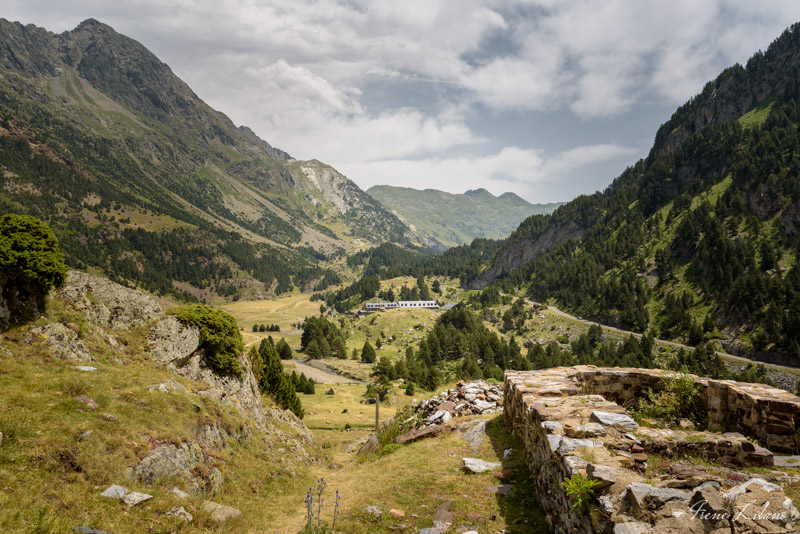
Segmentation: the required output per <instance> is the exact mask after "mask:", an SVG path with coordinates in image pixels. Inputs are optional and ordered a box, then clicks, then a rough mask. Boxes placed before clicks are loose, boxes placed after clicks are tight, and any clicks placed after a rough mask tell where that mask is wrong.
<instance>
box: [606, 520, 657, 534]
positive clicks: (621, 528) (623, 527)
mask: <svg viewBox="0 0 800 534" xmlns="http://www.w3.org/2000/svg"><path fill="white" fill-rule="evenodd" d="M652 531H653V529H652V528H650V525H648V524H647V523H639V522H631V523H617V524H616V525H614V534H647V533H648V532H652Z"/></svg>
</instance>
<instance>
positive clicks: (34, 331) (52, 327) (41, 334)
mask: <svg viewBox="0 0 800 534" xmlns="http://www.w3.org/2000/svg"><path fill="white" fill-rule="evenodd" d="M23 341H24V342H26V343H36V342H41V343H44V344H45V345H47V346H48V348H49V349H50V354H52V355H53V357H54V358H56V359H59V360H67V361H71V362H91V361H94V358H92V355H91V354H90V353H89V349H88V348H87V347H86V345H85V344H84V343H83V341H81V340H80V339H78V334H77V333H76V332H75V331H74V330H72V329H70V328H68V327H67V326H65V325H63V324H61V323H49V324H46V325H44V326H35V327H33V328H31V329H30V331H29V332H28V333H27V334H26V335H25V336H24V338H23Z"/></svg>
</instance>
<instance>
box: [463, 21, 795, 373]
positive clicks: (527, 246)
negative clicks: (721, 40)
mask: <svg viewBox="0 0 800 534" xmlns="http://www.w3.org/2000/svg"><path fill="white" fill-rule="evenodd" d="M798 32H800V26H797V25H795V26H793V27H792V28H790V29H789V30H787V31H786V32H785V33H784V34H783V35H782V36H781V37H780V38H778V39H777V40H776V41H775V42H774V43H773V44H772V45H771V46H770V47H769V49H768V50H767V51H766V52H763V53H762V52H759V53H757V54H756V55H755V56H753V57H752V58H751V59H750V60H749V61H748V63H747V65H746V66H744V67H743V66H740V65H736V66H734V67H731V68H729V69H727V70H725V71H724V72H723V73H722V74H721V75H720V76H719V77H718V78H717V79H716V80H714V81H713V82H709V83H708V84H707V85H706V87H705V89H704V90H703V92H702V93H701V94H699V95H698V96H696V97H695V98H693V99H692V100H690V101H689V102H688V103H687V104H685V105H684V106H682V107H681V108H679V109H678V110H677V111H676V113H675V114H674V115H673V117H672V119H670V121H668V122H667V123H666V124H664V125H663V126H662V127H661V128H660V129H659V131H658V133H657V134H656V139H655V143H654V146H653V148H652V150H651V151H650V154H649V156H648V157H647V158H646V159H644V160H640V161H638V162H637V163H636V164H635V165H633V166H631V167H629V168H628V169H626V170H625V172H623V174H622V175H621V176H620V177H618V178H617V179H616V180H614V182H613V183H612V184H611V185H610V186H609V187H608V188H607V189H606V190H605V191H603V192H602V193H595V194H594V195H590V196H582V197H579V198H578V199H576V200H574V201H573V202H570V203H568V204H566V205H564V206H562V207H561V208H559V209H557V210H556V211H555V212H554V213H553V215H551V216H534V217H531V218H529V219H528V220H526V221H525V222H523V223H522V224H521V225H520V227H519V228H518V229H517V230H516V231H515V232H514V234H512V236H511V237H510V238H509V239H508V241H507V242H506V243H505V244H504V246H503V248H502V249H501V250H500V251H499V252H498V253H497V255H496V256H495V258H494V262H493V265H492V267H490V268H489V269H487V270H486V271H485V272H484V273H482V274H481V275H480V276H479V277H476V278H475V279H473V280H472V282H470V285H471V287H485V286H486V285H487V284H489V283H495V284H498V285H500V286H501V287H504V288H506V289H511V288H516V287H520V286H524V287H526V288H527V290H528V292H529V294H530V296H531V297H532V298H534V299H537V300H545V299H551V298H552V299H556V300H557V301H558V304H559V305H560V306H563V307H565V308H566V309H569V310H571V311H573V312H574V313H576V314H579V315H583V316H588V317H591V318H595V319H597V320H600V321H603V322H606V323H609V324H614V325H621V326H624V327H629V328H632V329H634V330H637V331H645V330H647V329H650V328H653V329H654V332H655V333H656V334H658V335H659V336H661V337H667V338H675V339H681V340H686V341H689V342H691V343H693V344H695V343H699V342H700V341H702V340H704V339H705V340H713V339H720V340H721V341H722V343H723V345H724V346H725V347H727V348H728V349H730V350H732V351H737V352H739V353H743V354H748V355H752V356H758V357H768V356H771V357H772V358H773V359H774V358H778V359H783V360H784V361H787V362H789V363H795V364H797V363H800V322H798V317H800V266H798V264H797V261H796V260H797V257H798V253H800V235H799V234H798V230H800V135H798V126H799V125H800V110H799V109H798V106H799V105H800V102H799V101H798V99H799V98H800V93H799V92H798V88H800V70H798V66H800V42H799V41H800V35H798Z"/></svg>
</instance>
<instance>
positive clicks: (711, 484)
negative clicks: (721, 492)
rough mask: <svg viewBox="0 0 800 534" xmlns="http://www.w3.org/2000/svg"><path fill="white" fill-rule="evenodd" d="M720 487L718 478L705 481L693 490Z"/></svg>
mask: <svg viewBox="0 0 800 534" xmlns="http://www.w3.org/2000/svg"><path fill="white" fill-rule="evenodd" d="M719 488H720V485H719V482H717V481H716V480H709V481H708V482H703V483H702V484H700V485H699V486H697V487H696V488H694V489H693V490H692V491H702V490H705V489H719Z"/></svg>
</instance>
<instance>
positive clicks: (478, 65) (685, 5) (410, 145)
mask: <svg viewBox="0 0 800 534" xmlns="http://www.w3.org/2000/svg"><path fill="white" fill-rule="evenodd" d="M0 6H2V9H0V16H2V17H4V18H7V19H10V20H18V21H20V22H23V23H33V24H36V25H39V26H44V27H46V28H47V29H49V30H51V31H54V32H62V31H65V30H68V29H72V28H74V27H75V26H76V25H77V24H78V23H80V22H81V21H82V20H84V19H86V18H89V17H93V18H96V19H98V20H100V21H102V22H105V23H107V24H110V25H111V26H113V27H114V28H115V29H116V30H117V31H119V32H120V33H124V34H126V35H128V36H130V37H133V38H134V39H136V40H138V41H140V42H141V43H142V44H144V45H145V46H146V47H148V48H149V49H150V50H151V51H153V52H154V53H155V54H156V55H157V56H158V57H159V58H160V59H161V60H162V61H164V62H166V63H167V64H168V65H170V67H171V68H172V70H173V71H174V72H175V73H176V74H177V75H178V76H180V77H181V78H183V79H184V80H185V81H186V82H187V83H188V84H189V85H190V86H191V87H192V88H193V89H194V90H195V92H196V93H197V94H198V95H199V96H200V97H201V98H203V99H204V100H206V101H207V102H208V103H209V104H210V105H211V106H213V107H214V108H216V109H218V110H220V111H223V112H224V113H226V114H227V115H228V116H230V117H231V119H233V121H234V122H235V123H236V124H245V125H248V126H250V127H251V128H252V129H253V130H254V131H256V133H258V134H259V135H260V136H261V137H263V138H264V139H266V140H267V141H269V142H270V143H271V144H273V145H274V146H277V147H279V148H281V149H284V150H286V151H287V152H289V153H290V154H292V156H294V157H296V158H300V159H311V158H316V159H319V160H321V161H324V162H326V163H329V164H331V165H333V166H334V167H336V168H337V169H338V170H339V171H341V172H343V173H345V174H346V175H347V176H348V177H350V178H351V179H353V180H354V181H355V182H356V183H358V184H359V185H360V186H361V187H363V188H364V189H366V188H368V187H370V186H372V185H375V184H392V185H403V186H408V187H415V188H420V189H422V188H428V187H431V188H436V189H443V190H446V191H450V192H455V193H460V192H464V191H465V190H467V189H475V188H478V187H484V188H486V189H488V190H489V191H491V192H492V193H494V194H500V193H503V192H505V191H513V192H515V193H517V194H519V195H520V196H522V197H524V198H526V199H527V200H529V201H531V202H550V201H559V200H569V199H571V198H573V197H575V196H576V195H578V194H581V193H590V192H593V191H595V190H598V189H603V188H604V187H605V186H607V185H608V184H609V183H610V182H611V180H612V179H613V178H614V177H616V176H617V175H618V174H619V173H620V172H621V171H622V170H623V169H624V168H625V167H626V166H627V165H629V164H631V163H633V162H634V161H635V160H636V159H638V158H640V157H642V156H644V155H646V153H647V151H648V150H649V148H650V145H651V144H652V140H653V136H654V135H655V131H656V129H657V127H658V125H660V124H661V123H663V122H664V121H665V120H666V119H668V118H669V116H670V115H671V114H672V112H673V111H674V110H675V108H676V107H677V106H678V105H680V104H682V103H683V102H685V101H686V100H687V99H688V98H689V97H691V96H692V95H694V94H696V93H698V92H699V91H700V90H701V89H702V87H703V85H704V84H705V83H706V82H707V81H708V80H710V79H712V78H714V77H715V76H716V75H717V74H718V73H719V72H720V71H721V70H722V69H723V68H725V67H727V66H729V65H731V64H733V63H735V62H740V63H744V62H746V61H747V59H748V58H749V57H750V56H751V55H752V54H753V53H754V52H755V51H756V50H758V49H764V48H766V47H767V46H768V45H769V43H770V42H771V41H772V40H773V39H775V38H776V37H777V36H778V35H779V34H780V33H781V32H782V31H783V30H784V29H785V28H786V27H787V26H789V25H790V24H792V23H794V22H797V21H800V2H797V1H796V0H770V1H767V2H753V1H752V0H745V1H720V0H703V1H697V0H669V1H666V0H662V1H647V0H604V1H602V2H601V1H596V0H572V1H557V0H504V1H500V0H404V1H402V2H399V1H397V0H375V1H368V0H339V1H336V0H226V1H224V2H220V1H216V0H215V1H211V0H114V1H108V0H70V1H68V2H65V1H64V0H2V3H0Z"/></svg>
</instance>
